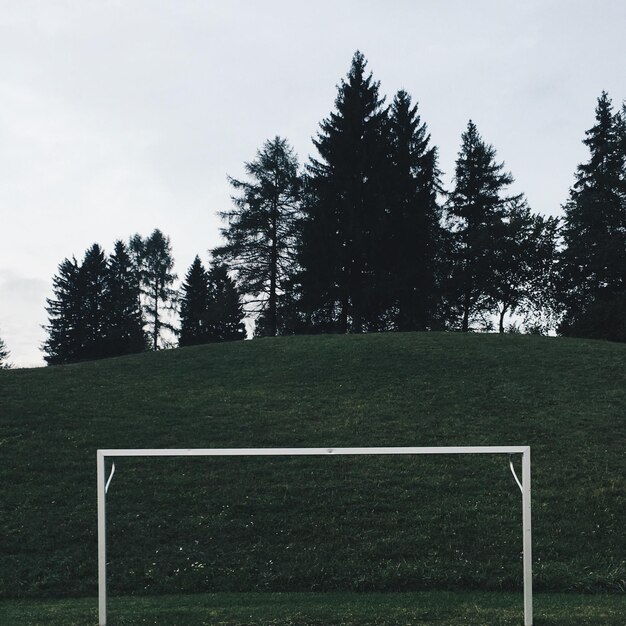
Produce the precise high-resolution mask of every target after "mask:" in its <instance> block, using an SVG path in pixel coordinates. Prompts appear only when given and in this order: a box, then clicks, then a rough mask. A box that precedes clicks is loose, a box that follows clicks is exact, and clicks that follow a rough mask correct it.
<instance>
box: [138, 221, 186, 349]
mask: <svg viewBox="0 0 626 626" xmlns="http://www.w3.org/2000/svg"><path fill="white" fill-rule="evenodd" d="M129 248H130V251H131V257H132V258H133V262H134V265H135V271H136V272H137V275H138V276H139V284H140V286H141V293H142V297H143V310H144V315H145V320H146V325H147V327H148V336H149V338H150V347H151V349H152V350H158V349H159V348H162V347H165V346H166V345H167V342H166V341H165V340H164V338H163V332H164V331H170V332H172V333H175V332H176V328H175V327H174V326H173V325H172V324H171V323H170V322H169V321H168V319H169V318H168V317H167V315H168V313H171V312H172V311H173V310H174V308H175V306H176V291H175V290H174V288H173V287H172V285H173V284H174V281H175V280H176V274H175V273H174V272H173V268H174V259H173V257H172V248H171V245H170V239H169V237H166V236H165V235H164V234H163V233H162V232H161V231H160V230H159V229H158V228H157V229H155V230H154V231H153V232H152V234H151V235H150V236H149V237H147V238H145V239H143V238H142V237H141V236H140V235H133V237H131V239H130V243H129Z"/></svg>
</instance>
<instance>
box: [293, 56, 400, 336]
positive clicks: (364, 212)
mask: <svg viewBox="0 0 626 626" xmlns="http://www.w3.org/2000/svg"><path fill="white" fill-rule="evenodd" d="M366 65H367V62H366V60H365V57H364V56H363V54H361V53H360V52H356V53H355V55H354V57H353V59H352V65H351V67H350V71H349V72H348V75H347V77H346V79H345V80H342V82H341V84H340V85H339V87H338V93H337V98H336V100H335V110H334V111H333V112H331V114H330V116H329V117H328V118H326V119H325V120H323V121H322V122H321V124H320V132H319V133H318V135H317V138H316V139H314V140H313V143H314V144H315V147H316V148H317V151H318V153H319V158H318V159H311V162H310V164H309V165H308V174H309V176H308V194H307V206H306V220H305V223H304V229H303V239H302V248H301V255H300V261H301V264H302V273H301V275H300V278H299V282H300V289H301V293H302V304H303V306H304V308H305V310H306V312H307V315H308V317H309V321H310V324H311V325H312V326H313V327H314V328H315V327H316V328H318V329H319V330H338V331H340V332H361V331H363V330H368V329H372V330H373V329H377V328H379V327H380V326H381V324H383V323H384V322H382V321H381V318H382V317H383V316H384V310H381V309H384V307H385V304H386V303H385V298H384V297H381V294H382V293H383V291H384V289H385V286H384V270H383V269H382V268H381V260H382V258H383V250H381V244H382V243H383V239H382V238H381V236H380V234H381V232H384V225H385V218H386V210H387V193H386V191H387V187H388V181H389V173H390V165H389V161H390V159H389V156H390V139H389V120H388V116H387V109H386V108H385V107H384V98H381V97H380V96H379V91H378V90H379V83H378V82H376V81H374V80H373V78H372V74H371V73H370V74H366Z"/></svg>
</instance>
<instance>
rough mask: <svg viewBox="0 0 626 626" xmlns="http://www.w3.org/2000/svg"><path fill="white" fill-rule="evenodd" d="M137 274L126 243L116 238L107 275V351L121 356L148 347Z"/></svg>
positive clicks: (108, 353)
mask: <svg viewBox="0 0 626 626" xmlns="http://www.w3.org/2000/svg"><path fill="white" fill-rule="evenodd" d="M140 295H141V292H140V287H139V281H138V277H137V273H136V272H135V271H134V266H133V262H132V259H131V255H130V253H129V250H128V248H127V246H126V245H125V244H124V242H123V241H116V242H115V245H114V249H113V254H111V256H110V257H109V260H108V267H107V277H106V296H105V303H106V305H105V309H106V316H107V319H106V333H105V334H106V354H107V356H121V355H123V354H133V353H136V352H142V351H143V350H145V349H146V347H147V344H146V335H145V332H144V329H143V326H144V320H143V314H142V309H141V299H140Z"/></svg>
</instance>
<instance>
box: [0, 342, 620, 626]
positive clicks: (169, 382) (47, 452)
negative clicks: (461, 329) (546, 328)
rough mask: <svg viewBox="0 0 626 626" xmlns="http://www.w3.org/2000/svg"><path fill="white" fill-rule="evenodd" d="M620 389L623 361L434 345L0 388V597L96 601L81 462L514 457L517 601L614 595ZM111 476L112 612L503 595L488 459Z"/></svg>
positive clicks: (576, 351)
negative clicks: (128, 455)
mask: <svg viewBox="0 0 626 626" xmlns="http://www.w3.org/2000/svg"><path fill="white" fill-rule="evenodd" d="M625 383H626V347H625V346H623V345H619V344H610V343H604V342H593V341H579V340H566V339H555V338H541V337H527V336H491V335H459V334H442V333H432V334H420V333H414V334H393V335H391V334H390V335H369V336H347V337H346V336H320V337H297V338H279V339H266V340H254V341H248V342H240V343H233V344H222V345H211V346H203V347H197V348H187V349H182V350H172V351H166V352H162V353H157V354H142V355H137V356H133V357H126V358H121V359H111V360H107V361H100V362H93V363H84V364H78V365H73V366H62V367H52V368H45V369H38V370H16V371H9V372H0V452H1V456H2V462H1V464H0V484H1V485H2V501H3V505H2V508H1V510H0V524H1V527H2V529H3V533H2V535H1V537H0V597H5V598H9V597H50V596H63V595H65V596H72V595H85V594H93V593H94V592H95V589H96V554H97V550H96V510H95V451H96V449H97V448H129V447H137V448H143V447H146V448H147V447H177V448H182V447H296V446H333V447H339V446H381V445H384V446H392V445H393V446H403V445H407V446H408V445H418V446H435V445H473V446H475V445H522V444H529V445H531V447H532V463H533V468H532V470H533V526H534V528H533V541H534V551H533V561H534V562H533V569H534V580H535V588H536V589H538V590H553V591H611V592H623V591H624V590H625V588H626V583H625V580H626V565H625V560H624V559H625V554H624V552H625V551H624V533H623V511H624V505H625V503H626V497H625V496H626V479H625V475H626V472H625V470H626V462H625V457H624V448H623V442H624V440H626V420H625V417H624V416H625V414H626V384H625ZM116 465H117V472H116V475H115V477H114V479H113V482H112V486H111V490H110V493H109V496H108V522H109V530H108V540H109V561H110V564H109V572H110V579H109V586H110V590H111V593H112V594H113V595H125V594H129V593H135V594H166V593H191V592H194V593H195V592H207V591H211V592H235V591H253V590H256V591H274V592H277V591H282V592H286V591H294V592H307V591H324V592H331V591H370V592H371V591H395V592H397V591H415V590H424V589H476V590H486V589H491V590H502V589H505V590H506V589H521V502H520V494H519V491H518V489H517V487H516V485H515V484H514V482H513V479H512V477H511V475H510V473H509V470H508V459H506V458H502V457H482V456H481V457H473V458H468V457H438V458H425V457H416V458H397V457H394V458H391V457H377V458H372V457H370V458H363V457H360V458H346V457H344V458H338V457H337V458H326V457H324V458H298V459H250V458H247V459H245V458H237V459H233V458H231V459H224V458H222V459H160V460H156V459H118V460H117V461H116ZM518 473H519V465H518ZM233 623H236V622H233ZM285 623H287V622H285ZM311 623H315V622H311ZM381 623H382V622H381ZM503 623H504V622H503Z"/></svg>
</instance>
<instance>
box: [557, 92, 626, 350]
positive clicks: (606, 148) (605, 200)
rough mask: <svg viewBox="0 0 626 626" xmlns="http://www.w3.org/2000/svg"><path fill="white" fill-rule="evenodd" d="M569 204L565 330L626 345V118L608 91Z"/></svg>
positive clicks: (563, 260)
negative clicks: (623, 342)
mask: <svg viewBox="0 0 626 626" xmlns="http://www.w3.org/2000/svg"><path fill="white" fill-rule="evenodd" d="M595 114H596V123H595V124H594V126H593V127H592V128H590V129H589V130H588V131H587V132H586V138H585V139H584V140H583V143H584V144H585V145H586V146H587V147H588V148H589V153H590V156H589V161H588V162H587V163H583V164H581V165H579V166H578V169H577V172H576V182H575V183H574V186H573V187H572V188H571V190H570V194H569V200H568V202H567V203H566V204H565V206H564V210H565V220H564V226H563V232H562V234H563V244H564V247H563V252H562V255H561V266H562V301H563V305H564V309H565V310H564V316H563V320H562V323H561V325H560V328H559V330H560V332H561V333H562V334H565V335H573V336H587V337H596V338H604V339H612V340H618V341H626V321H625V320H626V131H625V125H626V120H625V119H624V117H623V110H622V111H621V112H617V113H613V106H612V103H611V100H610V98H609V96H608V94H607V93H606V92H603V93H602V95H601V96H600V98H598V103H597V106H596V111H595Z"/></svg>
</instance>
